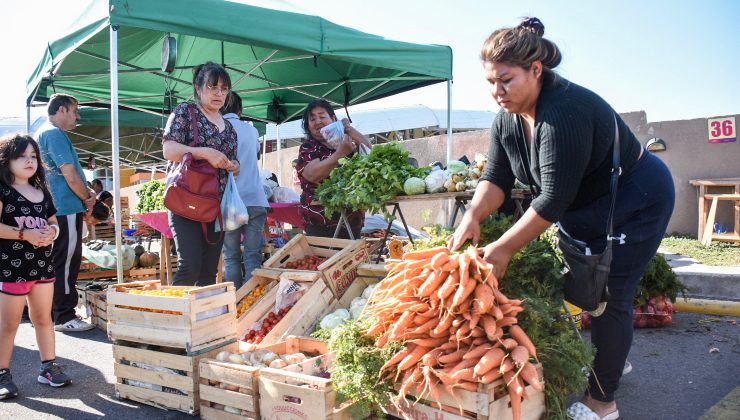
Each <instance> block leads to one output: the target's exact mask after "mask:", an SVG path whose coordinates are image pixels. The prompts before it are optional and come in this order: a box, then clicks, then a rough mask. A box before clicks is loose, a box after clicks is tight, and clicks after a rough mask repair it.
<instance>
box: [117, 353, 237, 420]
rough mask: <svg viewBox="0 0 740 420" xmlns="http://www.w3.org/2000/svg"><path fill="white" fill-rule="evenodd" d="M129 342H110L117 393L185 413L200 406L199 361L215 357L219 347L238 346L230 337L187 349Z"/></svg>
mask: <svg viewBox="0 0 740 420" xmlns="http://www.w3.org/2000/svg"><path fill="white" fill-rule="evenodd" d="M131 344H132V343H124V342H116V343H114V345H113V358H114V364H113V371H114V374H115V375H116V384H115V392H116V397H118V398H121V399H127V400H133V401H138V402H140V403H144V404H147V405H151V406H154V407H159V408H163V409H172V410H178V411H182V412H185V413H188V414H196V413H197V412H198V409H199V408H200V389H199V370H198V364H199V362H200V361H201V360H202V359H206V358H212V357H215V356H216V355H217V354H218V353H219V352H220V351H223V350H228V351H236V349H237V348H238V346H237V344H236V343H235V342H234V341H231V342H227V343H221V344H219V345H217V346H214V347H211V348H207V349H203V350H201V351H199V352H195V353H186V352H184V351H183V350H181V349H174V348H164V347H161V348H159V349H158V350H147V349H142V348H138V347H134V346H132V345H131ZM145 367H146V368H145ZM147 368H148V369H147ZM152 368H154V369H152ZM131 381H138V382H139V383H135V382H131ZM141 383H144V384H150V385H151V387H152V388H154V389H150V388H146V387H142V386H137V385H142V384H141ZM147 386H148V385H147ZM162 387H166V388H169V389H163V388H162ZM173 390H179V392H177V391H173Z"/></svg>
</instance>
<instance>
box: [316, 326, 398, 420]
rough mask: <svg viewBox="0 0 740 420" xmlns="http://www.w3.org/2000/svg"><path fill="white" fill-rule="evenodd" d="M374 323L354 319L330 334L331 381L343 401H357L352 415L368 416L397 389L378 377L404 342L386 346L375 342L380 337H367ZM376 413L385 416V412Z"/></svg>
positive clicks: (384, 403)
mask: <svg viewBox="0 0 740 420" xmlns="http://www.w3.org/2000/svg"><path fill="white" fill-rule="evenodd" d="M371 325H372V320H371V319H370V318H368V317H365V318H360V319H358V320H351V321H349V322H347V323H345V324H342V325H340V326H338V327H336V328H334V329H333V330H331V333H330V335H329V349H330V350H331V351H333V352H336V353H335V359H334V370H333V372H332V380H333V381H334V388H335V390H336V391H337V393H338V395H339V398H340V400H341V401H346V400H351V401H353V402H354V404H353V405H352V407H351V408H350V412H351V415H352V418H366V417H367V416H368V415H370V414H371V413H372V412H373V410H374V407H379V406H385V405H386V404H387V402H388V397H389V395H391V393H393V392H394V389H393V383H392V382H390V381H381V380H380V379H378V376H379V372H380V368H381V367H382V366H383V365H384V364H385V362H387V361H388V360H390V358H391V357H393V355H394V354H396V353H397V352H398V351H400V350H401V349H402V348H403V344H402V343H401V342H389V343H388V344H386V345H385V346H383V348H378V347H377V346H376V345H375V343H376V342H377V340H378V336H374V337H368V336H366V335H365V331H367V330H368V328H370V326H371ZM375 414H376V415H378V416H379V417H381V418H383V417H385V416H384V415H383V413H382V412H378V411H376V412H375Z"/></svg>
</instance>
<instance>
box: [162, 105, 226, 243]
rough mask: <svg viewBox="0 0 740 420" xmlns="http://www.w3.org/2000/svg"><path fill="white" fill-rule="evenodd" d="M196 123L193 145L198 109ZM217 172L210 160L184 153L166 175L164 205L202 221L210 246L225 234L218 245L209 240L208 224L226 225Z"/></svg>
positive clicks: (192, 113) (195, 127)
mask: <svg viewBox="0 0 740 420" xmlns="http://www.w3.org/2000/svg"><path fill="white" fill-rule="evenodd" d="M190 116H191V118H192V123H193V141H192V142H191V143H190V144H189V145H190V146H193V145H195V144H197V143H198V141H199V140H200V137H199V136H198V121H197V118H196V116H195V109H193V108H192V107H191V108H190ZM218 193H219V182H218V169H216V168H214V167H213V166H211V164H210V163H208V161H207V160H193V155H192V154H190V153H185V155H183V157H182V162H180V163H179V164H178V165H177V166H175V167H174V168H173V170H172V171H171V172H170V174H169V175H168V176H167V186H166V187H165V190H164V206H165V207H167V209H168V210H170V211H171V212H173V213H175V214H176V215H178V216H181V217H184V218H186V219H188V220H193V221H195V222H201V226H202V227H203V237H204V238H205V239H206V242H208V243H209V244H211V245H214V244H216V243H218V242H219V241H221V238H223V232H221V235H220V237H219V239H218V241H217V242H211V241H210V240H209V239H208V231H207V230H206V224H207V223H211V222H213V221H214V220H216V219H218V221H219V223H220V224H221V225H223V217H222V216H221V200H220V199H219V194H218Z"/></svg>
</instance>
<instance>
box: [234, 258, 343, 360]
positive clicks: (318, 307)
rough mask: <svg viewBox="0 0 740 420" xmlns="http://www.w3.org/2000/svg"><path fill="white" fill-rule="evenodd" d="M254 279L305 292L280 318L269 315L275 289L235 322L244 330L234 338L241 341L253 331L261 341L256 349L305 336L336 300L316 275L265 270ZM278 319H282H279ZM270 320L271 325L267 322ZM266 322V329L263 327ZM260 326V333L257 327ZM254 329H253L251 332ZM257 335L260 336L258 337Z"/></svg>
mask: <svg viewBox="0 0 740 420" xmlns="http://www.w3.org/2000/svg"><path fill="white" fill-rule="evenodd" d="M254 273H255V275H257V276H263V277H267V278H270V277H272V278H274V279H275V280H278V281H279V279H281V278H283V279H288V280H292V281H295V282H297V283H303V284H304V285H305V286H307V287H308V290H307V291H306V292H305V293H304V294H303V296H301V297H300V299H299V300H298V301H296V302H295V304H294V305H293V306H292V307H291V308H290V309H289V310H288V311H287V312H284V313H282V314H278V315H273V316H272V317H271V316H270V315H271V314H274V312H273V311H274V310H275V301H276V298H277V291H278V290H277V289H278V288H277V287H273V288H272V289H270V291H269V292H267V293H266V294H265V295H264V297H263V298H262V299H260V301H259V302H257V303H256V304H255V305H254V306H253V307H252V308H251V309H250V310H248V311H247V312H246V316H245V317H244V318H243V319H241V320H240V321H239V326H240V327H243V328H245V329H243V330H242V329H239V330H238V337H240V338H243V337H245V335H246V334H248V333H249V331H257V332H258V335H259V336H260V337H261V339H260V341H259V342H258V343H257V344H259V345H260V347H264V346H265V345H269V344H274V343H277V342H279V341H281V340H283V339H285V337H287V336H288V335H299V336H300V335H308V332H310V330H311V329H312V328H313V326H314V325H315V324H316V322H317V321H318V320H319V319H320V318H321V317H323V316H324V315H326V314H328V313H329V312H330V311H331V310H332V308H333V306H332V305H334V304H335V302H336V298H335V297H334V294H333V293H332V291H331V289H329V287H328V286H327V285H326V282H324V280H322V279H321V278H320V275H319V273H317V272H294V273H291V272H279V271H272V270H265V269H258V270H255V271H254ZM280 316H282V318H279V317H280ZM270 319H272V321H273V322H269V321H270ZM266 322H269V323H270V325H269V326H266ZM259 326H262V328H261V329H259V328H258V327H259ZM253 327H254V328H253ZM260 331H261V333H260Z"/></svg>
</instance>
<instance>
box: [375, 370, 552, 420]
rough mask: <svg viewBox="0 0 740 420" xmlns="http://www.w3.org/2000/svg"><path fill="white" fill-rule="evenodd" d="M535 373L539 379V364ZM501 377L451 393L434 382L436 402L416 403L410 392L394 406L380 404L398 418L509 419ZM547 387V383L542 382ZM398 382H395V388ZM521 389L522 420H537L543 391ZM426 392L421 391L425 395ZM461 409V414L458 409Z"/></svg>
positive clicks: (414, 394) (542, 401) (509, 403)
mask: <svg viewBox="0 0 740 420" xmlns="http://www.w3.org/2000/svg"><path fill="white" fill-rule="evenodd" d="M535 366H536V367H537V373H538V375H539V377H540V380H542V365H540V364H537V365H535ZM502 385H503V379H498V380H496V381H494V382H492V383H491V384H489V385H479V386H478V390H477V391H475V392H473V391H467V390H464V389H461V388H458V389H456V390H455V396H454V397H453V396H451V395H450V394H448V393H447V392H445V391H444V390H443V389H442V386H440V385H437V387H438V390H437V391H438V393H439V396H440V399H439V403H440V404H441V405H442V408H440V407H439V405H437V404H436V403H433V402H430V401H428V400H420V401H418V402H416V393H415V391H413V387H412V392H411V393H409V395H407V396H406V399H404V400H402V401H401V403H400V404H399V405H398V406H394V405H392V404H390V403H389V404H388V406H387V407H382V408H383V411H384V412H386V413H387V414H390V415H393V416H396V417H401V418H424V417H427V418H434V419H444V420H470V419H476V420H494V419H495V420H509V419H512V418H513V417H512V416H513V415H512V410H511V398H510V397H509V395H508V393H507V392H506V391H505V390H503V387H502ZM545 386H547V384H545ZM399 388H400V384H397V385H396V389H399ZM525 392H526V395H527V397H528V398H525V399H523V400H522V411H521V419H522V420H539V419H540V418H541V417H542V416H543V415H544V414H545V392H544V391H536V390H535V389H534V388H532V386H531V385H527V386H526V388H525ZM428 395H429V394H425V397H428ZM461 408H462V413H461V411H460V409H461Z"/></svg>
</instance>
